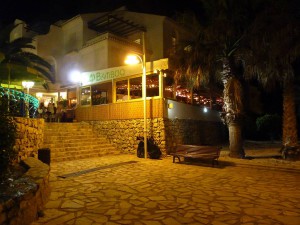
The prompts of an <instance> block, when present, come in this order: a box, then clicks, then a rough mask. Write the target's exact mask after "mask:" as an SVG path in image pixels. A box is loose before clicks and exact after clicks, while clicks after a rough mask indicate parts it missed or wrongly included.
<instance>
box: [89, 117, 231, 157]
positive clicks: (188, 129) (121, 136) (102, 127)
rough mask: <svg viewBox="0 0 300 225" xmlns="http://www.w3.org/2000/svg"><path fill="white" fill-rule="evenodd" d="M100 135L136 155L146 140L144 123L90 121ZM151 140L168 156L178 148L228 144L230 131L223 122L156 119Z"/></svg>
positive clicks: (150, 124)
mask: <svg viewBox="0 0 300 225" xmlns="http://www.w3.org/2000/svg"><path fill="white" fill-rule="evenodd" d="M88 122H89V123H90V124H92V125H93V128H94V130H95V131H96V132H98V133H99V134H101V135H105V136H106V137H107V138H108V139H109V140H110V142H111V143H112V144H113V145H114V146H115V147H116V148H117V149H118V150H120V151H121V152H129V153H135V152H136V150H137V146H138V143H139V141H137V140H136V137H137V136H143V130H144V120H143V119H131V120H106V121H88ZM147 129H148V137H153V138H154V141H155V142H156V143H157V145H158V147H159V148H160V149H161V151H162V152H163V154H164V155H166V154H169V153H170V152H172V149H173V146H175V145H177V144H212V145H213V144H219V143H221V142H223V141H224V139H225V136H226V129H225V127H224V126H223V124H222V123H220V122H212V121H199V120H189V119H174V120H172V119H166V118H155V119H148V120H147Z"/></svg>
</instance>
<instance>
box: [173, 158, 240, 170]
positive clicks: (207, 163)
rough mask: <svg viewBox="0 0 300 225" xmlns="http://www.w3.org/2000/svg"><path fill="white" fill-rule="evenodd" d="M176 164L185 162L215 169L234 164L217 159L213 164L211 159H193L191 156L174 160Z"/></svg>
mask: <svg viewBox="0 0 300 225" xmlns="http://www.w3.org/2000/svg"><path fill="white" fill-rule="evenodd" d="M176 163H177V164H185V165H193V166H201V167H210V168H216V169H223V168H225V167H228V166H236V164H235V163H233V162H228V161H219V160H218V161H217V162H215V163H214V164H212V161H211V160H205V159H193V158H186V159H184V160H182V161H181V162H178V161H177V162H176Z"/></svg>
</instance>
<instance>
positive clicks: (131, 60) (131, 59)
mask: <svg viewBox="0 0 300 225" xmlns="http://www.w3.org/2000/svg"><path fill="white" fill-rule="evenodd" d="M141 62H142V60H141V59H140V58H139V57H138V56H137V55H128V56H127V57H126V59H125V64H126V65H134V64H139V63H141Z"/></svg>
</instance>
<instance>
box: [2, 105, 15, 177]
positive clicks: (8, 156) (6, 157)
mask: <svg viewBox="0 0 300 225" xmlns="http://www.w3.org/2000/svg"><path fill="white" fill-rule="evenodd" d="M6 107H7V104H3V101H0V137H1V139H0V178H1V177H2V176H3V174H4V173H6V170H7V169H8V167H9V165H11V164H12V163H13V161H14V160H15V159H16V156H17V153H16V152H15V151H14V145H15V141H16V125H15V122H14V120H13V118H12V117H11V116H9V114H8V112H7V108H6Z"/></svg>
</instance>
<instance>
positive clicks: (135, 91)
mask: <svg viewBox="0 0 300 225" xmlns="http://www.w3.org/2000/svg"><path fill="white" fill-rule="evenodd" d="M129 83H130V99H138V98H142V96H143V92H142V77H136V78H132V79H130V80H129Z"/></svg>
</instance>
